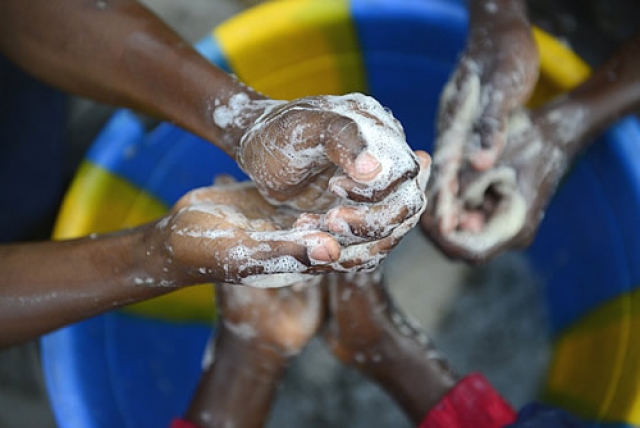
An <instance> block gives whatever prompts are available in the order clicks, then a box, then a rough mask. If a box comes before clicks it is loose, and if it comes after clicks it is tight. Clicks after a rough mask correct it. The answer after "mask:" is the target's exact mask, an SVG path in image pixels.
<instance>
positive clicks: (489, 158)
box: [470, 148, 497, 171]
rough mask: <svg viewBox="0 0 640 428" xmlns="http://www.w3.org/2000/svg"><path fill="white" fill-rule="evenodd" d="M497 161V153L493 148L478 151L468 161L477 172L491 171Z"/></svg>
mask: <svg viewBox="0 0 640 428" xmlns="http://www.w3.org/2000/svg"><path fill="white" fill-rule="evenodd" d="M496 161H497V151H496V150H495V149H494V148H489V149H483V150H479V151H478V152H477V153H476V154H475V155H473V156H472V157H471V159H470V163H471V166H472V167H473V168H474V169H475V170H477V171H486V170H488V169H491V168H492V167H493V166H494V165H495V164H496Z"/></svg>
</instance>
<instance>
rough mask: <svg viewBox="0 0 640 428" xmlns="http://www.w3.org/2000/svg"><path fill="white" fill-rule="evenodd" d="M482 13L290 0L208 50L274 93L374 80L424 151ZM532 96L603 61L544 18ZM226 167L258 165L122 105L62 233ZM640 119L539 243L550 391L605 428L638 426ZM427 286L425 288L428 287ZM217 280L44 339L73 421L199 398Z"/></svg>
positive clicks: (449, 5) (417, 3)
mask: <svg viewBox="0 0 640 428" xmlns="http://www.w3.org/2000/svg"><path fill="white" fill-rule="evenodd" d="M466 27H467V16H466V11H465V10H464V8H463V7H462V6H461V5H460V4H458V2H452V1H447V0H402V1H398V0H352V1H346V0H281V1H273V2H270V3H267V4H264V5H262V6H259V7H256V8H254V9H251V10H249V11H247V12H245V13H243V14H241V15H239V16H237V17H235V18H233V19H231V20H229V21H228V22H226V23H224V24H223V25H221V26H219V27H218V28H216V29H215V31H214V32H213V33H212V34H211V35H210V36H209V37H207V38H205V39H204V40H203V41H202V42H200V43H199V45H198V49H199V50H200V51H201V52H202V54H203V55H204V56H206V57H207V58H209V59H210V60H211V61H213V62H214V63H216V64H218V65H219V66H220V67H222V68H224V69H225V70H227V71H229V72H233V73H235V74H236V75H238V76H239V78H240V79H241V80H243V81H245V82H246V83H248V84H249V85H251V86H253V87H255V88H256V89H258V90H259V91H262V92H264V93H265V94H268V95H270V96H272V97H274V98H281V99H291V98H297V97H301V96H305V95H313V94H329V93H331V94H341V93H346V92H353V91H360V92H365V93H369V94H371V95H373V96H375V97H376V98H377V99H379V100H380V102H381V103H382V104H384V105H386V106H389V107H390V108H391V109H392V110H393V112H394V114H395V115H396V116H397V117H398V118H399V119H400V120H401V121H402V123H403V125H404V126H405V129H406V131H407V136H408V141H409V143H410V144H411V145H412V146H413V147H414V148H422V149H427V150H430V149H431V145H432V142H433V136H434V127H433V124H434V117H435V112H436V108H437V103H438V98H439V94H440V91H441V89H442V87H443V85H444V83H445V82H446V80H447V78H448V76H449V73H450V72H451V69H452V66H453V65H454V63H455V61H456V58H457V56H458V54H459V52H460V51H461V50H462V48H463V47H464V40H465V37H466ZM536 40H537V42H538V44H539V47H540V51H541V56H542V58H541V59H542V61H541V67H542V70H541V79H540V82H539V84H538V88H537V90H536V93H535V95H534V97H533V100H532V103H533V104H539V103H541V102H543V101H545V100H547V99H549V97H551V96H553V95H555V94H557V93H559V92H562V91H566V90H568V89H570V88H571V87H573V86H575V85H576V84H578V83H579V82H581V81H582V80H584V79H585V78H586V77H587V76H588V73H589V70H588V68H587V66H586V65H585V64H584V63H582V62H581V61H580V59H578V58H577V57H576V56H575V55H574V54H573V53H571V52H570V51H569V50H568V49H567V48H565V47H564V46H563V45H561V44H560V43H558V42H557V41H556V40H554V39H553V38H551V37H550V36H549V35H547V34H545V33H543V32H541V31H537V30H536ZM219 173H231V174H233V175H235V176H236V177H243V175H242V173H241V172H240V170H239V169H238V168H237V167H236V165H235V163H234V162H233V161H232V160H231V159H229V158H227V157H226V156H225V155H224V153H223V152H221V151H220V150H218V149H216V148H214V147H213V146H212V145H211V144H209V143H207V142H205V141H203V140H201V139H199V138H197V137H194V136H193V135H190V134H188V133H187V132H185V131H182V130H181V129H179V128H176V127H175V126H172V125H170V124H166V123H165V124H161V125H160V126H158V127H156V128H155V129H153V130H152V131H147V130H145V127H144V125H143V123H142V122H141V121H140V120H139V119H138V118H137V117H136V115H135V114H133V113H131V112H129V111H126V110H122V111H119V112H117V113H116V114H115V115H114V116H113V117H112V118H111V120H110V121H109V123H108V124H107V125H106V127H105V128H104V130H103V131H102V133H101V134H100V136H99V137H98V138H97V140H96V141H95V143H94V145H93V147H92V149H91V151H90V153H89V154H88V156H87V159H86V160H85V162H84V163H83V165H82V167H81V168H80V171H79V172H78V175H77V177H76V179H75V180H74V182H73V185H72V186H71V188H70V190H69V193H68V195H67V197H66V200H65V203H64V206H63V209H62V211H61V213H60V217H59V220H58V224H57V228H56V231H55V238H57V239H62V238H70V237H76V236H81V235H86V234H89V233H93V232H107V231H111V230H115V229H119V228H122V227H127V226H134V225H137V224H140V223H142V222H145V221H148V220H152V219H154V218H157V217H158V216H160V215H162V213H164V212H165V211H166V210H167V209H168V208H169V207H170V206H171V205H172V204H173V203H174V202H175V201H176V200H177V199H178V198H179V197H180V196H181V195H182V194H184V193H186V192H187V191H189V190H190V189H192V188H194V187H199V186H204V185H208V184H210V183H211V182H212V180H213V177H214V176H215V175H217V174H219ZM638 219H640V126H639V125H638V122H637V121H635V120H633V119H625V120H623V121H621V122H620V123H619V124H617V125H616V126H614V127H613V128H611V129H610V130H609V131H607V132H606V133H605V134H604V135H603V136H602V137H601V138H600V141H599V142H598V143H597V144H595V145H594V146H593V148H592V149H591V150H590V151H589V152H588V153H586V154H585V155H584V156H583V157H582V159H581V160H580V161H579V162H578V163H577V164H576V166H575V168H574V169H573V172H572V173H571V174H570V175H569V177H568V178H567V179H566V180H565V182H564V184H563V186H562V188H561V189H560V191H559V193H558V195H557V197H556V198H555V199H554V201H553V203H552V205H551V207H550V208H549V210H548V214H547V217H546V218H545V221H544V223H543V225H542V228H541V230H540V234H539V236H538V238H537V240H536V241H535V243H534V245H533V246H532V248H531V250H530V251H529V254H530V256H531V259H532V261H533V262H534V264H535V266H536V267H537V268H538V269H539V271H540V272H541V274H542V275H543V276H544V278H545V281H546V283H545V293H546V298H547V301H548V307H549V310H550V313H551V317H552V322H553V329H554V331H553V334H554V339H555V357H554V360H553V364H552V366H551V368H550V370H549V375H548V381H547V385H546V392H545V396H544V398H546V399H547V400H548V401H550V402H551V403H552V404H556V405H560V406H563V407H565V408H567V409H569V410H571V411H573V412H575V413H577V414H578V415H580V416H582V417H585V418H587V419H588V420H591V421H593V422H594V423H595V422H600V423H603V424H604V425H606V426H626V424H629V425H632V424H640V391H639V388H640V366H639V364H640V355H639V354H640V337H636V336H635V335H633V334H632V332H633V331H634V329H635V328H638V327H640V310H639V311H637V310H636V309H638V308H637V307H636V303H638V304H639V305H640V293H639V292H637V291H636V286H637V285H640V227H638ZM427 286H429V284H425V287H427ZM212 306H213V305H212V293H211V287H210V286H206V285H205V286H200V287H195V288H192V289H189V290H183V291H179V292H175V293H173V294H171V295H169V296H165V297H162V298H159V299H156V300H153V301H150V302H146V303H143V304H140V305H136V306H134V307H131V308H129V309H128V310H126V311H119V312H114V313H109V314H105V315H103V316H100V317H97V318H94V319H91V320H88V321H86V322H82V323H79V324H76V325H73V326H71V327H68V328H65V329H62V330H60V331H58V332H55V333H53V334H50V335H48V336H47V337H45V338H44V339H43V340H42V356H43V364H44V371H45V378H46V383H47V388H48V391H49V396H50V399H51V403H52V406H53V408H54V411H55V414H56V418H57V421H58V423H59V425H60V427H63V428H88V427H96V428H97V427H105V428H115V427H124V426H131V427H161V426H167V425H168V422H169V420H170V419H171V418H172V417H175V416H178V415H180V414H182V412H183V411H184V409H185V408H186V405H187V402H188V400H189V398H190V395H191V392H192V390H193V387H194V386H195V384H196V382H197V378H198V374H199V371H200V359H201V355H202V351H203V347H204V344H205V342H206V340H207V338H208V336H209V335H210V333H211V329H210V327H209V322H210V314H211V313H212V309H213V308H212Z"/></svg>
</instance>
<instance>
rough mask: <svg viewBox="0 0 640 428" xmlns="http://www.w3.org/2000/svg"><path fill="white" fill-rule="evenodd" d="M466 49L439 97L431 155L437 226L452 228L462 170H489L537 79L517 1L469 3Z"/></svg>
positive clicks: (525, 22)
mask: <svg viewBox="0 0 640 428" xmlns="http://www.w3.org/2000/svg"><path fill="white" fill-rule="evenodd" d="M470 7H471V30H470V34H469V39H468V41H467V48H466V50H465V52H464V53H463V55H462V57H461V59H460V61H459V63H458V66H457V69H456V70H455V72H454V74H453V75H452V77H451V79H450V81H449V83H448V84H447V85H446V87H445V88H444V90H443V92H442V98H441V102H440V112H439V117H438V138H437V140H436V145H435V151H434V169H435V174H434V183H433V186H432V187H433V188H434V196H435V198H437V199H438V201H433V202H436V204H437V207H436V212H435V214H436V217H435V221H437V223H438V224H439V227H440V229H441V233H448V232H449V231H451V230H453V229H455V228H456V226H457V225H456V223H455V219H456V216H457V215H458V214H459V213H457V212H456V211H457V210H458V209H459V207H457V206H456V204H455V202H454V201H453V200H451V196H450V195H452V194H455V193H457V192H458V188H459V186H460V182H459V180H460V177H459V175H460V171H461V170H464V169H466V168H472V169H474V170H477V171H484V170H487V169H489V168H491V167H493V166H494V165H495V163H496V161H497V159H498V158H499V157H500V155H501V153H502V149H503V147H504V144H505V142H506V137H507V120H508V118H509V116H510V114H511V113H512V111H514V110H515V109H519V108H521V107H522V106H523V105H524V103H525V102H526V101H527V99H528V98H529V95H530V94H531V92H532V90H533V87H534V86H535V83H536V81H537V78H538V64H539V58H538V51H537V47H536V45H535V41H534V39H533V35H532V32H531V28H530V25H529V22H528V20H527V17H526V11H525V5H524V2H523V1H521V0H517V1H511V0H509V1H503V0H491V1H487V0H473V1H471V2H470Z"/></svg>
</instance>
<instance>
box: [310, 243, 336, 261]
mask: <svg viewBox="0 0 640 428" xmlns="http://www.w3.org/2000/svg"><path fill="white" fill-rule="evenodd" d="M309 258H310V259H311V260H313V261H315V262H316V263H320V264H329V263H333V262H335V261H336V260H338V259H339V258H340V245H339V244H338V242H337V241H336V240H335V239H333V238H328V239H323V240H321V241H320V242H319V243H318V244H317V245H315V246H313V247H312V248H310V250H309Z"/></svg>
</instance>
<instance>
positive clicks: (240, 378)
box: [186, 280, 325, 428]
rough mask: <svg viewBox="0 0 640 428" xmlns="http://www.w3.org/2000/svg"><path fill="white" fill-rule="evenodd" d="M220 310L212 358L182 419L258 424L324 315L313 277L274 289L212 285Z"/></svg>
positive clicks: (212, 424) (210, 427)
mask: <svg viewBox="0 0 640 428" xmlns="http://www.w3.org/2000/svg"><path fill="white" fill-rule="evenodd" d="M216 299H217V302H218V308H219V313H220V323H219V326H220V327H219V334H218V337H217V338H216V339H215V349H214V354H215V358H214V360H213V362H212V363H211V364H209V365H207V363H206V362H205V368H204V372H203V374H202V377H201V379H200V383H199V385H198V388H197V390H196V392H195V395H194V397H193V399H192V401H191V404H190V406H189V409H188V411H187V414H186V419H187V420H188V421H190V422H193V423H194V424H196V425H198V426H200V427H202V428H225V427H228V426H234V427H236V428H260V427H262V426H264V423H265V421H266V420H267V418H268V416H269V411H270V409H271V403H272V402H273V399H274V398H275V396H276V393H277V391H278V386H279V385H280V382H281V380H282V375H283V374H284V371H285V369H286V366H287V365H288V363H289V361H290V360H291V359H292V358H293V357H294V356H295V355H297V354H298V353H299V352H300V351H301V350H302V349H303V348H304V346H305V345H306V344H307V342H308V341H309V340H310V339H311V338H312V337H313V336H314V335H315V334H316V332H317V331H318V328H319V326H320V324H321V323H322V321H323V320H324V316H325V305H324V293H323V291H322V289H321V288H320V287H319V286H318V281H317V280H315V281H310V282H307V283H300V284H295V285H294V286H293V287H288V288H284V289H279V290H265V289H253V288H248V287H232V286H229V285H227V284H223V285H220V286H218V287H217V289H216Z"/></svg>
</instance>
